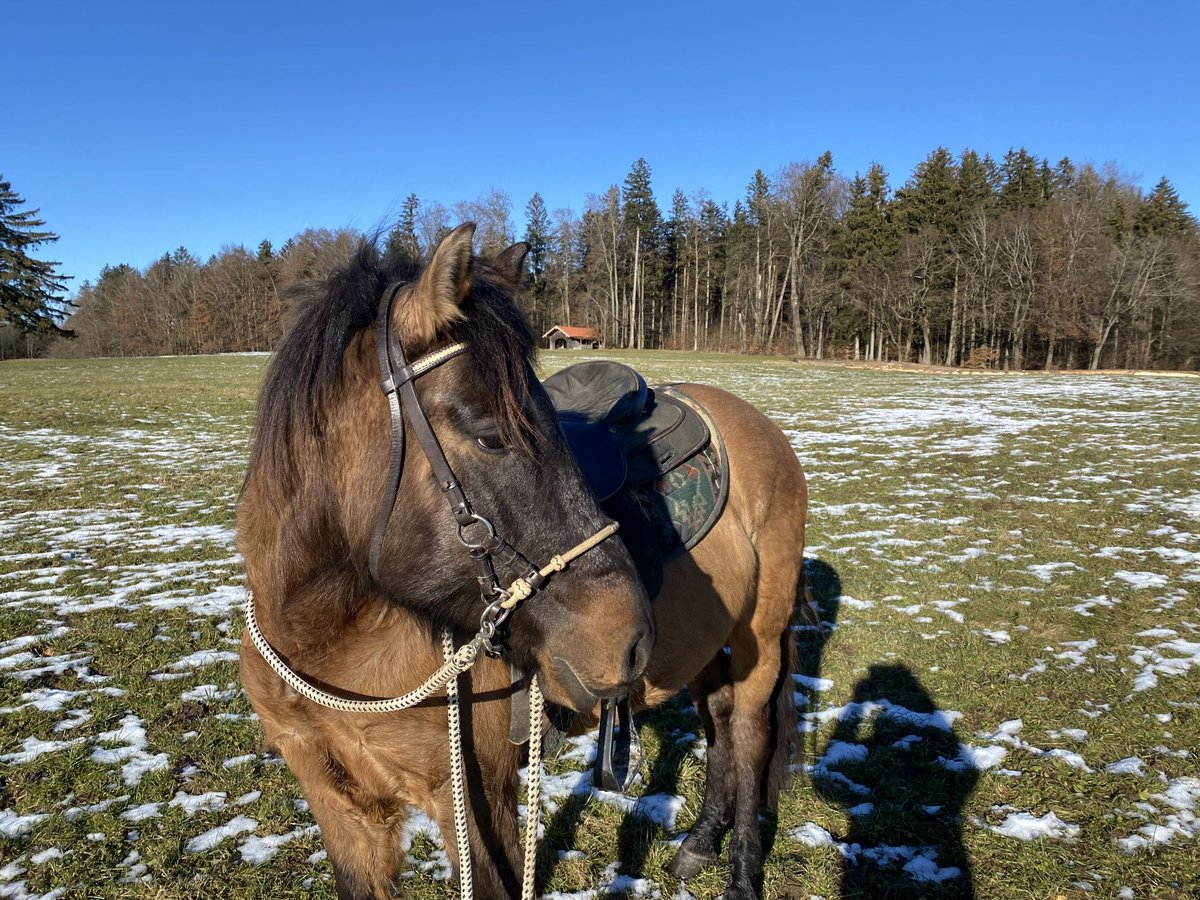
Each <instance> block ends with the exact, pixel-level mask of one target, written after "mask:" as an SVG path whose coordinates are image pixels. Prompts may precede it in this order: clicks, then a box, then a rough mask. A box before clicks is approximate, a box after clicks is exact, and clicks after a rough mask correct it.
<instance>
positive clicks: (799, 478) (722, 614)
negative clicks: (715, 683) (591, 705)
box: [645, 384, 808, 705]
mask: <svg viewBox="0 0 1200 900" xmlns="http://www.w3.org/2000/svg"><path fill="white" fill-rule="evenodd" d="M678 387H679V389H680V390H681V391H682V392H683V393H685V394H687V395H688V396H689V397H690V398H692V399H693V400H695V401H696V402H697V403H698V404H699V405H700V406H702V407H703V408H704V410H705V412H706V413H708V415H709V417H710V418H711V420H712V423H713V425H715V426H716V428H717V430H718V431H719V432H720V434H721V437H722V438H723V440H724V442H725V449H726V452H727V454H728V457H729V480H730V484H729V499H728V501H727V503H726V506H725V509H724V511H723V512H722V514H721V517H720V519H719V520H718V521H717V523H716V525H715V526H714V527H713V530H712V531H711V532H710V533H709V534H708V535H707V536H706V537H705V538H704V540H702V541H701V542H700V543H699V544H697V545H696V546H695V547H694V548H693V549H692V550H691V552H689V553H685V554H683V555H681V556H679V557H677V558H675V559H674V560H672V561H671V562H670V563H668V564H667V566H666V571H665V573H664V576H665V577H664V585H663V590H662V592H661V594H660V595H659V596H658V597H657V598H655V600H654V611H655V618H656V620H657V623H658V640H657V645H656V648H655V652H654V656H653V657H652V659H651V662H650V667H649V669H648V671H647V676H646V696H645V701H646V703H647V704H648V705H655V704H657V703H660V702H662V701H664V700H665V699H667V698H668V697H670V696H672V695H673V694H674V693H676V692H677V691H678V690H679V689H680V688H681V687H682V686H683V685H684V684H686V683H687V682H688V681H689V680H690V679H691V678H692V676H693V675H695V673H696V672H698V671H699V670H700V668H702V667H703V666H704V665H706V664H707V663H708V662H709V661H710V660H711V659H712V658H713V657H714V656H715V655H716V654H717V653H719V652H721V650H722V648H724V647H725V646H727V645H728V644H729V643H730V642H731V638H732V636H733V635H734V633H735V631H736V630H737V629H739V628H741V629H747V628H749V627H750V623H752V622H754V621H755V620H756V619H758V620H765V626H760V627H765V629H766V630H768V631H769V630H776V629H777V628H778V627H780V623H783V627H786V622H787V621H788V620H789V619H790V616H791V609H792V604H793V603H794V598H795V586H796V584H797V582H798V580H799V577H800V569H801V564H802V559H803V554H804V522H805V516H806V512H807V500H808V492H807V486H806V482H805V477H804V470H803V468H802V467H801V465H800V461H799V460H798V459H797V458H796V453H795V451H794V450H793V449H792V447H791V445H790V444H789V443H788V440H787V437H786V436H785V435H784V434H783V432H781V431H780V430H779V427H778V426H777V425H775V423H773V422H772V421H771V420H770V419H768V418H767V417H766V416H765V415H763V413H761V412H760V411H759V410H758V409H756V408H755V407H754V406H752V405H751V404H750V403H747V402H746V401H745V400H742V399H741V398H739V397H736V396H734V395H733V394H730V393H729V392H727V391H724V390H722V389H720V388H716V387H713V386H711V385H704V384H683V385H679V386H678ZM764 578H767V580H773V581H776V582H780V583H782V584H788V583H790V585H791V589H790V590H786V591H774V592H770V595H769V596H768V595H767V594H765V593H764V592H763V591H762V590H761V589H760V588H761V586H762V584H763V582H764ZM766 605H769V606H770V608H769V609H764V608H763V607H764V606H766ZM776 634H778V631H777V630H776Z"/></svg>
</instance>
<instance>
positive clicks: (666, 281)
mask: <svg viewBox="0 0 1200 900" xmlns="http://www.w3.org/2000/svg"><path fill="white" fill-rule="evenodd" d="M524 211H525V216H524V218H525V227H524V231H523V232H522V233H518V231H517V227H516V223H515V221H514V218H513V213H512V201H511V199H510V198H509V196H508V195H507V194H506V193H504V192H503V191H499V190H495V191H492V192H489V193H488V194H486V195H485V196H483V197H480V198H477V199H476V200H473V201H464V202H460V203H458V204H455V205H454V206H453V207H450V208H447V207H445V206H442V205H441V204H439V203H423V202H422V201H420V200H419V199H418V198H417V197H416V196H415V195H409V197H408V198H406V200H405V201H404V203H403V206H402V209H401V212H400V215H399V217H398V219H397V221H396V222H395V224H394V226H393V227H392V228H391V229H390V230H389V231H387V232H386V233H385V234H383V235H382V236H381V237H380V240H382V241H384V242H386V243H387V244H389V245H392V246H394V247H396V248H397V249H401V250H403V251H406V252H410V253H418V254H420V253H424V254H427V253H428V252H429V251H430V249H431V248H432V246H433V245H434V244H436V242H437V240H438V239H439V238H440V237H441V235H442V234H444V233H445V232H446V231H447V230H448V229H449V228H451V227H452V226H453V225H454V224H456V223H457V222H459V221H463V220H467V219H471V220H474V221H476V222H477V223H478V225H479V228H478V230H477V235H476V239H477V241H478V244H479V250H480V251H481V252H483V253H489V252H493V251H495V250H498V249H502V248H503V247H504V246H507V245H508V244H509V243H511V242H512V241H514V240H517V239H523V240H525V241H527V242H528V243H529V245H530V254H529V276H528V284H527V287H526V290H525V291H524V292H523V295H522V298H521V302H522V303H523V304H524V306H525V308H526V311H527V313H528V315H529V316H530V319H531V321H532V323H533V325H534V327H535V329H537V330H538V331H539V332H545V331H546V330H548V329H549V328H550V327H552V326H553V325H555V324H561V325H576V326H581V325H582V326H590V327H593V328H595V329H597V330H598V331H599V332H600V333H601V334H602V335H603V337H604V340H605V343H606V344H607V346H610V347H637V348H666V349H680V350H697V351H699V350H718V351H734V352H742V353H782V354H787V355H791V356H797V357H804V358H811V359H833V358H841V359H863V360H877V361H907V362H919V363H927V364H941V365H949V366H971V367H987V368H1004V369H1021V368H1035V367H1036V368H1084V367H1087V368H1093V369H1094V368H1115V367H1120V368H1188V369H1195V368H1197V367H1200V229H1198V228H1197V222H1196V219H1195V218H1194V217H1193V216H1192V215H1191V214H1190V213H1189V212H1188V210H1187V207H1186V205H1185V204H1184V203H1183V202H1182V201H1181V200H1180V198H1179V196H1178V193H1177V192H1176V191H1175V189H1174V187H1173V186H1172V185H1171V183H1170V182H1169V181H1168V180H1167V179H1165V178H1163V179H1162V180H1160V181H1159V182H1158V183H1157V184H1156V185H1155V186H1154V188H1153V189H1152V190H1150V191H1148V192H1147V191H1143V190H1141V189H1139V187H1138V186H1137V185H1136V183H1135V182H1134V181H1133V179H1131V178H1129V177H1128V176H1124V175H1122V174H1121V173H1120V172H1119V171H1117V170H1116V169H1115V168H1111V167H1110V168H1107V169H1098V168H1096V167H1094V166H1091V165H1087V164H1084V165H1076V164H1074V163H1072V162H1071V161H1070V160H1069V159H1063V160H1060V161H1059V162H1058V163H1055V164H1051V163H1050V162H1049V161H1048V160H1045V159H1039V158H1038V157H1036V156H1034V155H1032V154H1031V153H1029V152H1028V151H1026V150H1025V149H1013V150H1010V151H1009V152H1008V153H1006V154H1005V155H1004V157H1003V158H1002V159H1000V160H998V161H997V160H993V159H992V158H990V157H989V156H987V155H982V156H981V155H980V154H978V153H976V152H974V151H972V150H965V151H963V152H962V153H961V154H960V155H958V156H957V157H956V156H954V155H953V154H951V153H950V152H949V151H948V150H946V149H945V148H938V149H936V150H934V151H933V152H932V153H930V154H929V155H928V156H927V157H926V158H925V159H924V160H922V161H921V162H920V163H919V164H918V165H917V166H916V168H915V169H914V171H913V172H912V174H911V175H910V176H909V177H908V179H907V180H906V181H904V182H903V184H901V185H899V186H898V187H895V188H893V187H892V185H891V184H890V183H889V176H888V173H886V172H885V171H884V170H883V168H882V167H881V166H879V165H873V166H871V167H870V169H869V170H868V171H867V172H865V173H858V174H855V176H854V177H853V178H848V177H846V176H844V175H843V174H841V173H839V172H838V171H837V170H836V169H835V168H834V166H833V160H832V158H831V156H830V154H829V153H825V154H823V155H821V156H820V157H818V158H817V159H816V160H813V161H809V162H803V163H789V164H788V165H786V166H783V167H782V168H780V169H779V170H778V171H776V172H774V173H773V174H771V175H767V174H766V173H765V172H763V171H761V170H759V171H756V172H754V173H753V174H752V175H751V177H750V178H749V181H748V184H747V187H746V191H745V194H744V196H742V197H739V198H738V199H736V200H735V201H734V203H733V206H732V208H730V206H729V205H728V204H727V203H718V202H716V201H715V200H714V199H712V198H711V197H710V196H709V195H708V194H707V193H706V192H705V191H698V192H696V193H694V194H692V195H690V196H689V195H686V194H684V192H683V191H675V193H674V194H673V195H672V197H671V199H670V203H669V205H668V206H666V207H665V208H664V207H663V206H660V204H659V202H658V200H657V198H656V197H655V194H654V190H653V187H652V184H651V171H650V167H649V165H648V164H647V163H646V161H645V160H643V159H639V160H637V161H636V162H635V163H634V164H633V166H632V168H631V169H630V171H629V173H628V175H627V176H626V177H625V179H624V181H623V182H622V183H621V184H619V185H617V184H614V185H612V186H611V187H609V188H608V189H607V190H606V191H604V192H603V193H600V194H593V195H589V196H588V197H587V198H586V202H585V203H584V204H583V209H582V211H581V212H578V213H577V212H575V211H574V210H570V209H557V210H554V211H553V213H551V212H550V211H548V210H547V208H546V205H545V203H544V201H543V200H542V197H541V196H540V195H539V194H535V195H534V196H533V197H532V198H531V199H530V200H529V202H528V203H527V205H526V206H525V210H524ZM361 239H362V235H361V234H359V233H357V232H354V231H351V230H322V229H314V230H307V231H304V232H302V233H300V234H298V235H296V236H295V237H293V238H292V239H290V240H288V241H287V242H286V243H285V244H284V245H283V246H281V247H279V248H278V249H276V248H274V247H273V246H272V245H271V244H270V243H269V242H267V241H263V242H262V244H260V245H259V247H258V248H257V250H256V251H253V252H251V251H249V250H247V249H246V248H244V247H241V246H231V247H226V248H224V249H222V250H221V251H220V252H219V253H217V254H215V255H214V256H212V257H211V258H209V259H208V260H206V261H201V260H199V259H198V258H196V257H195V256H193V255H192V254H191V253H189V252H188V251H187V250H186V249H184V248H182V247H181V248H179V249H177V250H175V251H174V252H171V253H166V254H164V255H163V256H162V257H161V258H160V259H158V260H156V261H155V262H154V263H152V264H151V265H149V266H147V267H146V268H145V269H141V270H139V269H135V268H133V267H131V266H128V265H118V266H112V267H109V268H106V269H105V270H104V271H103V272H102V274H101V275H100V277H99V279H97V281H96V282H95V283H94V284H91V283H87V284H84V285H82V286H81V287H80V289H79V291H78V293H77V294H76V295H75V297H74V298H73V302H74V304H75V308H76V312H75V314H74V315H73V316H72V317H71V318H70V319H69V320H68V322H67V323H66V327H67V328H69V329H70V330H72V331H74V332H75V335H76V336H75V338H74V339H71V340H67V339H59V340H57V341H56V342H55V343H54V344H53V347H52V348H51V349H52V352H54V353H55V354H61V355H88V356H90V355H131V354H153V353H208V352H218V351H236V350H268V349H270V348H271V347H273V346H274V344H275V342H276V341H277V340H278V339H279V337H280V335H281V334H282V331H283V328H284V327H285V324H286V321H287V317H288V313H289V306H288V302H289V301H288V296H289V293H288V287H289V285H292V284H295V283H297V282H299V281H302V280H304V279H308V278H313V277H320V276H321V275H323V274H324V273H326V272H328V271H329V270H330V269H332V268H334V267H336V266H337V265H340V264H341V263H342V262H344V261H345V260H346V259H347V258H348V257H349V255H350V254H351V253H352V252H353V250H354V247H355V246H356V245H357V243H358V241H359V240H361Z"/></svg>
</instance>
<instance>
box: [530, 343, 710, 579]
mask: <svg viewBox="0 0 1200 900" xmlns="http://www.w3.org/2000/svg"><path fill="white" fill-rule="evenodd" d="M543 384H544V386H545V388H546V393H548V394H549V395H550V401H551V402H552V403H553V404H554V407H555V410H556V411H557V413H558V418H559V422H560V423H561V424H562V428H563V432H564V433H565V434H566V436H567V443H568V444H569V445H570V447H571V452H572V454H573V455H574V456H575V460H576V462H577V463H578V464H579V468H580V469H581V470H582V471H583V476H584V479H585V480H586V481H587V483H588V486H589V487H590V488H591V489H592V493H593V494H595V496H596V499H597V500H599V501H600V503H601V506H602V507H603V508H604V510H605V512H607V513H608V515H610V516H612V517H613V518H614V519H616V520H617V521H618V522H620V524H621V530H620V531H619V532H618V534H619V535H620V536H621V538H622V540H623V541H624V542H625V545H626V547H627V548H628V549H629V552H630V554H631V555H632V556H633V559H634V562H635V563H636V564H637V567H638V572H639V573H640V574H641V576H642V581H643V582H644V583H645V585H646V590H647V593H649V595H650V596H651V597H654V596H655V595H657V594H658V592H659V590H660V589H661V587H662V577H663V576H662V567H663V563H664V562H666V561H668V560H670V559H671V558H673V557H674V556H676V555H678V554H679V553H682V552H684V551H685V550H688V549H691V547H692V546H694V545H695V544H696V543H697V542H699V540H700V538H702V537H703V536H704V534H706V533H707V532H708V529H709V528H711V526H712V524H713V523H714V522H715V521H716V519H717V516H718V515H720V512H721V506H723V505H724V501H725V489H726V488H727V486H728V482H729V478H728V470H727V463H726V462H725V458H724V457H725V454H724V447H723V446H722V445H721V442H720V435H719V434H714V433H713V431H711V430H710V429H709V427H708V424H707V423H706V421H705V420H706V418H707V417H706V416H705V415H704V413H703V412H702V411H701V410H700V408H699V406H698V405H697V404H696V403H695V402H694V401H692V400H691V399H690V398H688V397H687V396H686V395H685V394H683V392H682V391H680V390H678V389H677V388H675V387H672V386H670V385H658V386H656V387H654V388H651V387H649V386H648V385H647V384H646V379H644V378H643V377H642V376H641V375H640V374H639V373H638V372H636V371H635V370H634V369H631V368H630V367H629V366H627V365H624V364H622V363H618V362H611V361H607V360H595V361H589V362H582V363H577V364H575V365H573V366H568V367H567V368H565V369H563V370H561V371H559V372H556V373H555V374H554V375H551V376H550V377H549V378H547V379H546V380H545V382H543ZM688 463H692V465H691V466H690V467H688V468H686V469H685V470H682V471H680V470H681V467H684V466H685V465H686V464H688ZM697 494H699V495H700V496H699V497H697V496H695V495H697ZM685 495H686V496H687V502H686V503H681V502H679V499H680V498H681V497H683V496H685ZM697 510H699V511H700V512H699V514H697Z"/></svg>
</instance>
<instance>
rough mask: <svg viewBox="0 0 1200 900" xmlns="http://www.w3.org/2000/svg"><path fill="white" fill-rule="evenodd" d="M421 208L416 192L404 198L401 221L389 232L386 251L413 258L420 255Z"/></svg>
mask: <svg viewBox="0 0 1200 900" xmlns="http://www.w3.org/2000/svg"><path fill="white" fill-rule="evenodd" d="M420 208H421V201H420V200H418V199H417V195H416V194H409V195H408V196H407V197H405V198H404V206H403V208H402V209H401V210H400V221H399V222H397V223H396V226H395V227H394V228H393V229H392V230H391V231H389V232H388V238H387V246H386V247H385V248H384V252H386V253H388V254H397V255H400V256H406V257H412V258H416V257H417V256H419V255H420V253H421V243H420V241H419V240H417V214H418V212H419V210H420Z"/></svg>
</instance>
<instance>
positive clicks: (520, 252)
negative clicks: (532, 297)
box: [492, 241, 529, 297]
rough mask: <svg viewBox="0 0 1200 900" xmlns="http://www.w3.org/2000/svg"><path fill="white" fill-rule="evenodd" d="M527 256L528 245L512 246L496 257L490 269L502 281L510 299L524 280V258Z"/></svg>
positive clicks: (518, 244) (521, 243)
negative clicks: (492, 269) (493, 270)
mask: <svg viewBox="0 0 1200 900" xmlns="http://www.w3.org/2000/svg"><path fill="white" fill-rule="evenodd" d="M528 255H529V245H528V244H526V243H525V242H524V241H521V242H520V243H516V244H513V245H512V246H511V247H509V248H508V249H507V250H502V251H501V252H500V255H499V256H497V257H496V260H495V262H493V263H492V267H493V268H494V269H495V270H496V272H497V274H499V275H500V277H501V278H503V279H504V287H505V288H507V289H508V295H509V296H510V297H513V296H516V294H517V291H519V290H520V289H521V283H522V282H523V281H524V278H525V257H526V256H528Z"/></svg>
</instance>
